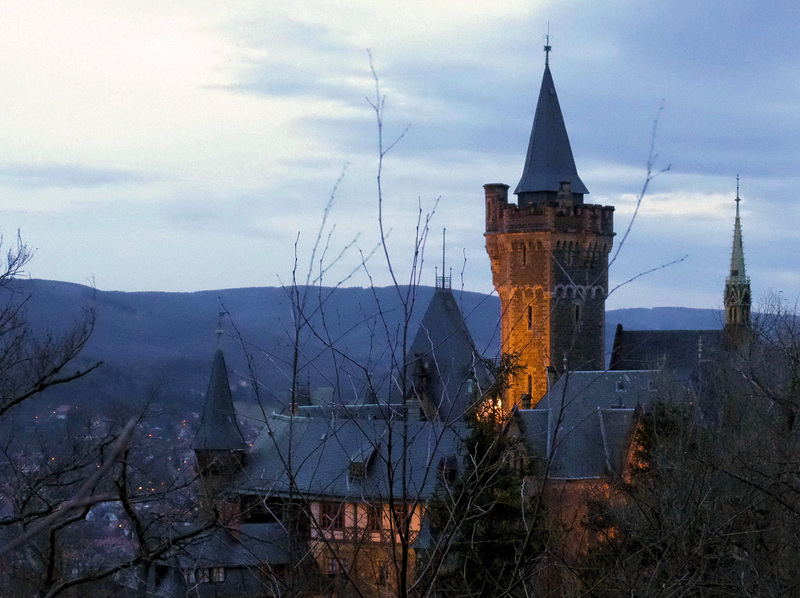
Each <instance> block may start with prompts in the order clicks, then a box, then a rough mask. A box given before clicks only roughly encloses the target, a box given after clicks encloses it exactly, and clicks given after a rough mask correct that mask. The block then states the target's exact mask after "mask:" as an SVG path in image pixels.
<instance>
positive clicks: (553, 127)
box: [514, 36, 589, 207]
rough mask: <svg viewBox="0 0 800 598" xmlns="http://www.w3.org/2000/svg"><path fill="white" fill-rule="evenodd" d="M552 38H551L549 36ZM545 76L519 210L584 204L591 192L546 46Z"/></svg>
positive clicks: (518, 190) (520, 186) (520, 187)
mask: <svg viewBox="0 0 800 598" xmlns="http://www.w3.org/2000/svg"><path fill="white" fill-rule="evenodd" d="M548 37H549V36H548ZM544 48H545V65H544V75H543V77H542V87H541V88H540V90H539V100H538V102H537V104H536V115H535V116H534V119H533V129H532V130H531V138H530V142H529V143H528V154H527V156H526V158H525V168H524V169H523V171H522V178H521V179H520V181H519V184H518V185H517V188H516V190H515V191H514V193H515V194H516V195H517V197H518V204H519V206H520V207H523V206H526V205H531V204H536V203H553V202H561V203H565V202H567V203H575V204H581V203H583V195H584V194H585V193H589V190H588V189H587V188H586V185H584V184H583V181H582V180H581V178H580V177H579V176H578V170H577V168H576V167H575V159H574V158H573V157H572V147H571V146H570V143H569V136H568V135H567V127H566V125H565V124H564V116H563V115H562V114H561V106H560V105H559V103H558V95H557V94H556V87H555V84H554V83H553V76H552V75H551V74H550V60H549V57H550V49H551V48H550V45H549V39H548V45H546V46H545V47H544Z"/></svg>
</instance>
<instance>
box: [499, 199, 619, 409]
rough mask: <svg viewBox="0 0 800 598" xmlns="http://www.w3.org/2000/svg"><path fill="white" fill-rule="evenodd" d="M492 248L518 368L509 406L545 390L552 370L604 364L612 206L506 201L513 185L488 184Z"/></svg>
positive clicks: (505, 339)
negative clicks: (521, 206) (522, 397)
mask: <svg viewBox="0 0 800 598" xmlns="http://www.w3.org/2000/svg"><path fill="white" fill-rule="evenodd" d="M484 189H485V192H486V250H487V252H488V253H489V258H490V260H491V263H492V276H493V282H494V286H495V289H496V290H497V292H498V295H499V296H500V302H501V309H502V314H501V328H502V340H501V343H502V351H503V352H504V353H509V354H515V355H518V358H519V361H518V363H519V366H520V374H519V376H517V378H516V380H515V381H514V382H513V383H512V385H511V388H510V389H509V392H508V394H507V396H506V406H507V408H509V409H510V408H511V406H513V405H514V404H516V403H519V401H520V397H521V395H522V394H523V393H528V392H530V394H531V396H532V399H533V404H535V403H536V402H537V401H538V400H539V399H540V398H541V397H542V395H543V394H544V393H545V392H546V391H547V376H548V369H549V370H550V371H551V372H557V371H560V370H561V369H562V368H563V361H564V357H565V356H566V359H567V367H569V368H570V369H573V370H578V369H580V370H589V369H601V368H602V367H603V366H604V350H605V346H604V325H605V297H606V294H607V293H608V254H609V252H610V251H611V246H612V242H613V235H614V232H613V231H614V221H613V215H614V208H613V207H604V206H596V205H588V204H582V205H564V204H557V203H552V204H545V205H541V204H537V205H529V206H526V207H523V208H519V207H518V206H517V205H515V204H510V203H509V202H508V186H507V185H501V184H492V185H485V187H484Z"/></svg>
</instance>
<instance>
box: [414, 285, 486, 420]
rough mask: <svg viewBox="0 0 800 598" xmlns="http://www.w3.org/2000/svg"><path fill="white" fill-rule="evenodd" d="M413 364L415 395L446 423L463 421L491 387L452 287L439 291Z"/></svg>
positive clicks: (422, 328)
mask: <svg viewBox="0 0 800 598" xmlns="http://www.w3.org/2000/svg"><path fill="white" fill-rule="evenodd" d="M408 363H409V369H410V374H411V384H412V392H414V394H415V395H416V398H419V399H420V401H421V402H422V404H423V408H424V409H425V410H426V412H428V411H430V410H434V411H436V412H437V413H438V415H439V417H440V418H441V419H444V420H451V419H457V418H460V417H462V416H463V415H464V413H465V412H466V411H467V410H468V409H469V408H470V407H471V406H472V405H473V404H474V402H475V401H476V400H477V399H479V398H480V396H481V395H482V393H483V392H485V391H486V389H487V388H488V387H489V385H490V383H491V376H490V374H489V370H488V368H487V367H486V364H485V363H484V361H483V359H482V358H481V356H480V354H479V353H478V351H477V349H476V348H475V342H474V341H473V340H472V335H471V334H470V333H469V329H468V328H467V324H466V322H465V321H464V317H463V316H462V314H461V310H460V309H459V308H458V303H457V302H456V299H455V297H454V296H453V292H452V291H451V290H450V289H448V288H437V289H436V290H435V291H434V293H433V297H432V298H431V302H430V303H429V304H428V309H427V310H426V312H425V315H424V316H423V318H422V323H421V324H420V326H419V330H418V331H417V334H416V336H415V337H414V340H413V342H412V343H411V349H410V350H409V352H408ZM426 403H427V404H426ZM428 415H432V413H428Z"/></svg>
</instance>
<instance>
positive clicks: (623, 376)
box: [515, 370, 657, 479]
mask: <svg viewBox="0 0 800 598" xmlns="http://www.w3.org/2000/svg"><path fill="white" fill-rule="evenodd" d="M656 373H657V372H655V371H653V370H649V371H617V372H602V371H599V372H591V371H588V372H571V373H570V374H569V375H568V376H562V377H561V378H560V379H559V380H558V381H557V382H556V383H555V384H554V385H553V387H552V388H551V389H550V391H549V392H548V394H546V395H545V396H544V398H542V400H541V401H539V403H538V404H537V405H536V407H535V408H534V409H523V410H519V411H517V413H516V415H515V417H516V420H517V423H518V425H519V429H520V433H521V434H522V437H523V439H524V441H525V443H526V445H527V447H528V449H529V450H530V451H531V452H532V453H533V454H534V455H536V456H538V457H539V458H540V459H543V460H544V459H547V458H548V457H549V458H550V459H551V465H550V471H549V474H550V477H552V478H554V479H587V478H600V477H604V476H606V475H609V474H610V473H616V474H621V473H622V472H623V468H624V465H625V463H624V460H625V456H626V455H627V450H628V447H629V445H630V440H631V435H632V433H633V429H634V425H635V423H636V417H637V414H638V412H639V410H641V409H642V408H646V407H647V406H648V405H649V404H650V402H651V400H652V397H653V394H654V393H653V390H652V381H653V379H654V376H655V375H656Z"/></svg>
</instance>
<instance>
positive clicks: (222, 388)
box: [194, 349, 246, 451]
mask: <svg viewBox="0 0 800 598" xmlns="http://www.w3.org/2000/svg"><path fill="white" fill-rule="evenodd" d="M194 449H195V450H204V451H244V450H246V446H245V443H244V438H243V437H242V432H241V430H239V426H238V424H237V423H236V412H235V410H234V408H233V396H231V388H230V385H229V383H228V369H227V367H226V366H225V356H224V355H223V353H222V349H217V352H216V354H215V355H214V364H213V365H212V367H211V379H210V380H209V381H208V391H207V392H206V401H205V405H204V407H203V417H202V419H201V420H200V428H199V429H198V430H197V436H195V439H194Z"/></svg>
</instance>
